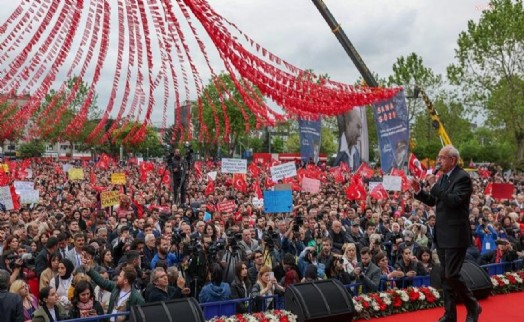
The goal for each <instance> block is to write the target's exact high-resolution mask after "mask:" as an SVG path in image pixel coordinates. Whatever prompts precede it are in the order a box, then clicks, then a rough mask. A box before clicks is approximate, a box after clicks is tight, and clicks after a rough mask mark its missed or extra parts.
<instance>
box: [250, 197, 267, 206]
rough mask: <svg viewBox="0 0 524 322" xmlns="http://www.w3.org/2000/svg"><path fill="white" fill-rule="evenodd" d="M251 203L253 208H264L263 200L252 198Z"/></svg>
mask: <svg viewBox="0 0 524 322" xmlns="http://www.w3.org/2000/svg"><path fill="white" fill-rule="evenodd" d="M251 203H252V204H253V207H255V208H262V207H264V199H258V198H257V197H253V200H251Z"/></svg>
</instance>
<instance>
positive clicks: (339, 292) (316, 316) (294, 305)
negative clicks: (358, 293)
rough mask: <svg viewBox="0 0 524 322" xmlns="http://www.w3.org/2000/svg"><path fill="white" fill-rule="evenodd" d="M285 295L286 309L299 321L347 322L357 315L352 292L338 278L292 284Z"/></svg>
mask: <svg viewBox="0 0 524 322" xmlns="http://www.w3.org/2000/svg"><path fill="white" fill-rule="evenodd" d="M285 296H286V310H288V311H291V312H292V313H294V314H296V315H297V317H298V319H297V321H298V322H305V321H307V322H323V321H329V322H347V321H352V320H353V316H354V315H355V308H354V307H353V299H352V298H351V294H350V293H349V291H348V290H347V289H346V288H345V287H344V285H342V283H341V282H340V281H338V280H323V281H316V282H309V283H301V284H295V285H291V286H289V287H288V288H287V289H286V295H285Z"/></svg>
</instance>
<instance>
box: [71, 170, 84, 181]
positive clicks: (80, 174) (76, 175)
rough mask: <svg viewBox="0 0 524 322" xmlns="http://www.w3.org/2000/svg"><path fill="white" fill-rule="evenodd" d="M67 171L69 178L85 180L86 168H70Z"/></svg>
mask: <svg viewBox="0 0 524 322" xmlns="http://www.w3.org/2000/svg"><path fill="white" fill-rule="evenodd" d="M67 173H68V174H69V180H84V169H82V168H70V169H69V171H67Z"/></svg>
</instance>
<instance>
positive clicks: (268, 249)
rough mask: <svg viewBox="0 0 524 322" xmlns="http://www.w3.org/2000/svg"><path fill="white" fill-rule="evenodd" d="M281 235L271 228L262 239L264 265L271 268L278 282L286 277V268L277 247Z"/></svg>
mask: <svg viewBox="0 0 524 322" xmlns="http://www.w3.org/2000/svg"><path fill="white" fill-rule="evenodd" d="M278 238H279V234H278V233H277V232H273V229H272V228H271V227H269V228H268V230H267V232H266V233H265V234H264V237H263V238H262V254H263V255H264V265H268V266H269V267H271V269H272V271H273V272H274V273H275V277H276V278H277V280H280V279H281V278H282V277H284V268H283V267H282V264H281V257H280V251H279V250H278V249H277V247H276V243H275V240H278Z"/></svg>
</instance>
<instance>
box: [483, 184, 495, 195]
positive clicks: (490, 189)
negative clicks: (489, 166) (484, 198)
mask: <svg viewBox="0 0 524 322" xmlns="http://www.w3.org/2000/svg"><path fill="white" fill-rule="evenodd" d="M492 192H493V183H492V182H490V183H488V185H487V186H486V189H484V194H485V195H490V196H491V194H492Z"/></svg>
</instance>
